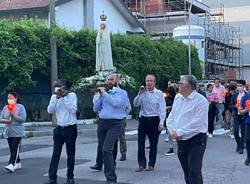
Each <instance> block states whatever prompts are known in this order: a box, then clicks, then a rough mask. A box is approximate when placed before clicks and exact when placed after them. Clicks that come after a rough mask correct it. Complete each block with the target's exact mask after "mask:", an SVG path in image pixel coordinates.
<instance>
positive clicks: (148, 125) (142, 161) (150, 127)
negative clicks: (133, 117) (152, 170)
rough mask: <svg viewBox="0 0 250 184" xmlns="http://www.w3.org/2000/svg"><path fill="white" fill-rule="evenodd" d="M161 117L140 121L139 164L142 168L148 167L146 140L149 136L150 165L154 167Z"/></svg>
mask: <svg viewBox="0 0 250 184" xmlns="http://www.w3.org/2000/svg"><path fill="white" fill-rule="evenodd" d="M159 122H160V118H159V117H143V116H141V117H140V119H139V126H138V154H137V159H138V164H139V166H141V167H146V164H147V159H146V156H145V139H146V136H148V139H149V144H150V150H149V162H148V165H149V166H152V167H154V166H155V162H156V155H157V145H158V140H159V135H160V131H159V129H158V127H159Z"/></svg>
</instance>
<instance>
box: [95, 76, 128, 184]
mask: <svg viewBox="0 0 250 184" xmlns="http://www.w3.org/2000/svg"><path fill="white" fill-rule="evenodd" d="M118 82H119V79H118V76H117V74H111V75H109V76H108V77H107V83H108V90H105V88H103V87H100V88H99V93H100V96H99V97H98V99H97V100H96V101H94V107H93V109H94V111H95V112H98V113H99V117H100V125H99V138H100V146H101V148H102V156H103V161H104V174H105V177H106V180H107V184H116V183H117V177H116V174H115V164H114V159H113V150H114V145H115V143H116V141H117V140H118V137H119V135H120V134H121V133H122V130H123V129H124V126H125V123H124V117H125V116H126V107H127V102H128V94H127V92H126V91H125V90H123V89H121V88H119V86H118Z"/></svg>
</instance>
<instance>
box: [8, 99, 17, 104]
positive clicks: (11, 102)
mask: <svg viewBox="0 0 250 184" xmlns="http://www.w3.org/2000/svg"><path fill="white" fill-rule="evenodd" d="M8 104H9V105H15V104H16V102H15V100H13V99H8Z"/></svg>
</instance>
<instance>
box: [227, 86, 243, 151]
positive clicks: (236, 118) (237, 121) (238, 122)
mask: <svg viewBox="0 0 250 184" xmlns="http://www.w3.org/2000/svg"><path fill="white" fill-rule="evenodd" d="M237 86H238V87H237V93H236V94H234V95H233V96H232V98H231V102H230V107H231V109H232V115H233V133H234V137H235V141H236V144H237V146H236V152H237V153H239V154H243V150H244V142H245V123H244V116H243V115H242V114H240V112H239V107H240V102H241V98H242V97H243V96H244V95H245V91H244V86H243V84H238V85H237Z"/></svg>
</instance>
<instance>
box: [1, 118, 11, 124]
mask: <svg viewBox="0 0 250 184" xmlns="http://www.w3.org/2000/svg"><path fill="white" fill-rule="evenodd" d="M1 122H2V123H4V124H10V123H11V119H1Z"/></svg>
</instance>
